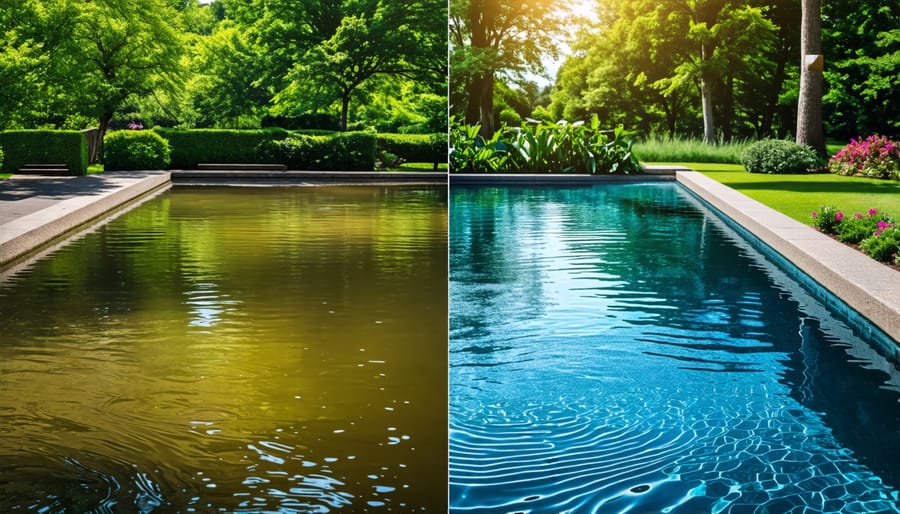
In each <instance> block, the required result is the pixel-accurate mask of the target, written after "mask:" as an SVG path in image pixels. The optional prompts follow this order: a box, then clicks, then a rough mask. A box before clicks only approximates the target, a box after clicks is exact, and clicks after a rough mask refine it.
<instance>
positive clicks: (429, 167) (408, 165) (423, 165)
mask: <svg viewBox="0 0 900 514" xmlns="http://www.w3.org/2000/svg"><path fill="white" fill-rule="evenodd" d="M389 171H434V163H432V162H404V163H403V164H401V165H400V167H399V168H391V169H390V170H389ZM437 171H438V172H444V173H446V172H447V163H446V162H442V163H439V164H438V169H437Z"/></svg>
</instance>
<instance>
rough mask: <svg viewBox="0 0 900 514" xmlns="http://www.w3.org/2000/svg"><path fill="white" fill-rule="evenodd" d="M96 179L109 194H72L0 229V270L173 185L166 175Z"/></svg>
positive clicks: (129, 174)
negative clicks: (103, 184)
mask: <svg viewBox="0 0 900 514" xmlns="http://www.w3.org/2000/svg"><path fill="white" fill-rule="evenodd" d="M98 176H99V177H101V178H102V180H104V181H106V182H107V183H108V184H107V185H108V186H109V189H108V190H105V191H97V190H93V191H92V190H86V191H81V192H79V193H71V194H70V195H69V196H68V197H67V198H62V199H60V200H59V201H57V202H54V203H53V204H52V205H50V206H48V207H45V208H43V209H40V210H37V211H35V212H32V213H29V214H25V215H23V216H21V217H19V218H17V219H14V220H12V221H10V222H8V223H5V224H3V225H0V270H3V269H6V268H9V267H12V266H14V265H15V264H16V263H17V262H20V261H22V260H25V259H28V258H29V257H31V256H33V255H35V254H37V253H39V252H40V251H41V250H43V249H45V248H46V247H48V246H50V245H52V244H53V243H55V242H57V241H59V240H62V239H64V238H66V236H68V235H70V234H72V233H73V232H76V231H78V230H79V229H81V228H84V227H86V226H90V225H91V224H92V223H93V222H95V221H97V220H98V219H100V218H103V217H108V216H110V215H113V214H115V213H117V212H120V211H121V210H123V209H125V208H127V207H128V206H130V205H133V204H135V203H139V202H140V201H141V200H143V199H145V198H148V197H150V196H152V195H154V194H156V193H159V192H162V191H165V190H166V189H168V188H169V187H170V186H171V185H172V182H171V180H170V178H169V173H168V172H165V171H146V172H118V173H117V172H110V173H109V174H102V175H93V176H92V177H98ZM78 178H80V177H73V179H78ZM28 180H40V179H28Z"/></svg>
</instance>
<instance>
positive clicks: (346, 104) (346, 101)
mask: <svg viewBox="0 0 900 514" xmlns="http://www.w3.org/2000/svg"><path fill="white" fill-rule="evenodd" d="M348 112H350V93H346V94H345V95H343V96H342V97H341V132H346V131H347V113H348Z"/></svg>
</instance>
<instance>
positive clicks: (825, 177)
mask: <svg viewBox="0 0 900 514" xmlns="http://www.w3.org/2000/svg"><path fill="white" fill-rule="evenodd" d="M677 164H680V165H682V166H687V167H689V168H692V169H694V170H697V171H699V172H701V173H703V174H704V175H706V176H708V177H710V178H712V179H714V180H717V181H718V182H721V183H723V184H725V185H726V186H728V187H731V188H733V189H736V190H738V191H740V192H742V193H744V194H745V195H747V196H749V197H751V198H753V199H754V200H757V201H759V202H762V203H764V204H766V205H768V206H769V207H772V208H773V209H776V210H778V211H781V212H783V213H785V214H787V215H788V216H790V217H792V218H794V219H796V220H798V221H800V222H803V223H806V224H807V225H811V224H812V218H811V216H810V213H812V211H818V210H819V208H820V207H821V206H823V205H833V206H835V207H837V208H839V209H841V210H843V211H844V212H846V213H848V214H852V213H855V212H860V213H863V214H865V213H866V212H867V211H868V210H869V209H870V208H872V207H874V208H876V209H878V210H879V211H882V212H886V213H888V214H890V215H891V216H892V217H894V218H895V219H897V218H900V182H898V181H891V180H878V179H869V178H858V177H843V176H840V175H831V174H827V173H825V174H813V175H766V174H759V173H747V172H746V171H745V170H744V168H743V166H741V165H739V164H707V163H677Z"/></svg>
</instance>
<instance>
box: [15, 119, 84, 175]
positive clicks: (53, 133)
mask: <svg viewBox="0 0 900 514" xmlns="http://www.w3.org/2000/svg"><path fill="white" fill-rule="evenodd" d="M0 147H2V148H3V149H4V151H5V159H4V162H3V168H2V172H3V173H13V172H15V171H16V170H18V169H19V168H21V167H22V166H24V165H26V164H65V165H66V166H67V167H68V168H69V171H70V172H71V173H72V174H73V175H84V174H85V173H87V168H88V141H87V137H86V136H85V135H84V134H83V133H82V132H79V131H75V130H9V131H6V132H0Z"/></svg>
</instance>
